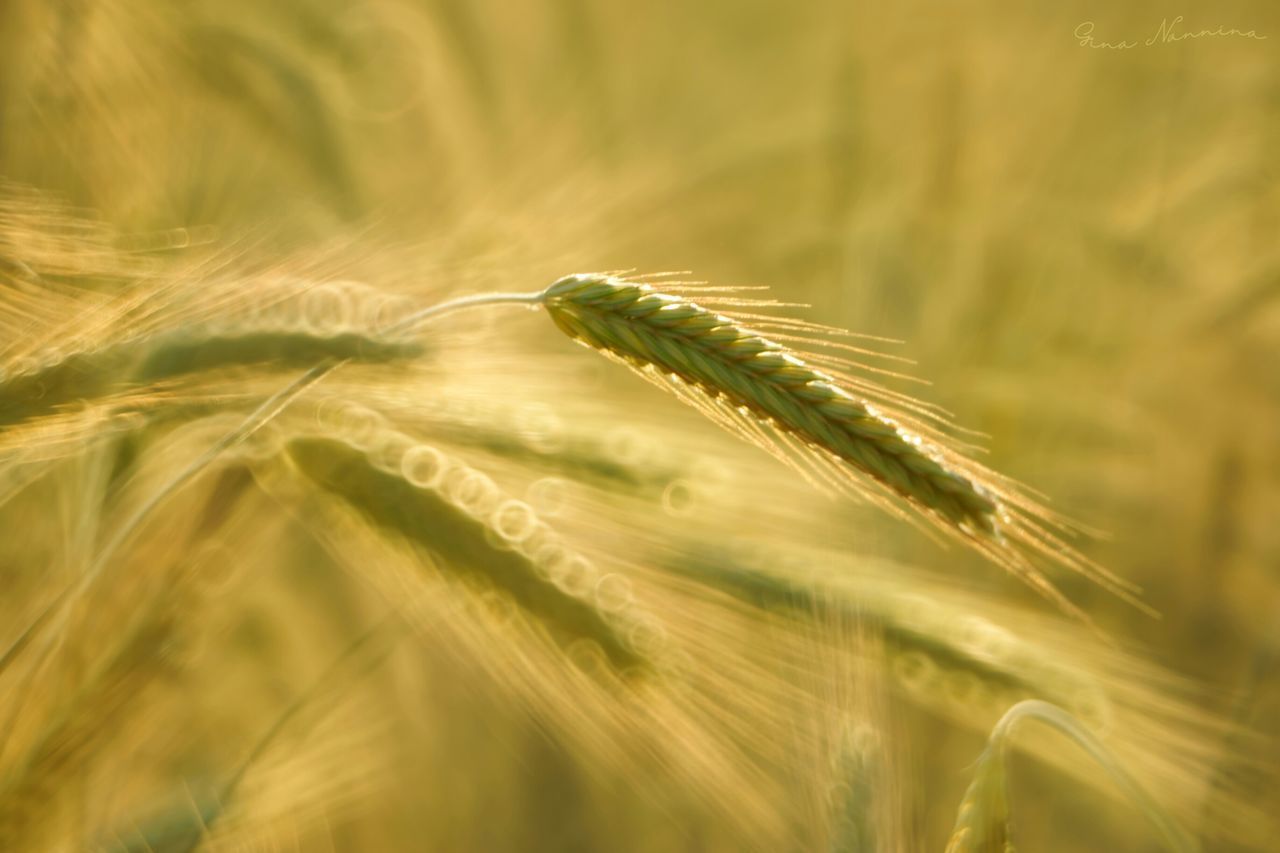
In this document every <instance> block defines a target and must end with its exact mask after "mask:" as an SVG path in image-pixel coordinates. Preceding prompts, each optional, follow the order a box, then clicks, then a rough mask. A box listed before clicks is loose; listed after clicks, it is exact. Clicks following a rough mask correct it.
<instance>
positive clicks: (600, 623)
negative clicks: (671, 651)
mask: <svg viewBox="0 0 1280 853" xmlns="http://www.w3.org/2000/svg"><path fill="white" fill-rule="evenodd" d="M386 438H387V441H386V443H385V446H384V447H380V448H378V449H377V450H375V451H373V453H374V454H377V455H378V456H380V457H387V459H386V460H384V464H382V465H379V464H378V462H376V461H375V459H373V458H371V454H370V452H366V451H364V450H361V449H360V448H357V447H354V446H352V445H351V444H348V443H347V442H345V441H340V440H336V439H330V438H322V437H301V438H293V439H290V440H289V441H288V442H287V443H286V445H285V451H286V453H287V454H288V456H289V459H290V460H292V462H293V464H294V465H295V466H297V468H298V470H300V471H301V472H302V473H303V474H304V475H305V476H306V477H307V478H308V479H310V480H311V481H312V482H314V483H315V484H317V485H318V486H320V487H321V488H323V489H325V490H326V491H328V492H330V493H331V494H334V495H336V496H338V497H340V498H341V499H342V500H344V501H345V502H346V503H347V504H348V505H350V506H351V507H352V508H354V509H355V510H357V511H358V512H359V513H360V515H361V516H363V518H364V519H365V520H366V521H368V522H369V523H371V524H372V525H373V526H375V527H376V528H378V529H379V530H381V531H383V532H386V533H393V534H396V535H398V536H400V537H403V538H404V539H406V540H408V541H409V542H412V543H415V544H417V545H418V546H420V547H421V548H423V549H425V550H426V551H428V552H430V553H432V554H433V555H434V556H435V557H436V558H437V563H438V565H439V566H440V568H441V569H442V570H444V571H448V572H452V573H456V574H458V575H460V576H462V577H464V578H471V579H476V580H483V581H487V582H488V583H490V584H492V586H493V587H495V588H496V589H499V590H501V591H503V592H504V593H506V594H507V595H510V596H511V598H512V599H513V600H514V602H515V603H516V604H517V605H518V606H519V607H520V608H521V609H522V610H524V611H525V612H526V613H528V614H530V615H531V616H533V617H535V618H536V619H538V620H539V622H540V624H542V625H543V626H545V627H546V628H547V630H548V632H549V633H550V634H551V635H552V636H553V637H554V638H555V639H556V641H557V642H558V643H559V644H560V645H561V646H563V647H566V648H567V647H569V646H571V645H573V644H574V642H575V641H578V640H590V641H594V642H595V643H596V644H597V645H599V647H600V648H601V650H602V651H603V652H604V654H605V656H606V657H607V658H608V660H609V661H610V663H612V664H613V666H614V667H615V668H616V669H617V670H618V671H619V672H621V673H624V674H627V673H634V672H637V671H640V670H645V669H648V668H649V667H650V661H649V660H648V659H647V658H646V657H645V656H644V655H643V654H642V653H641V652H640V651H638V650H637V649H636V648H634V647H633V643H632V642H631V640H630V639H629V638H628V636H627V629H628V628H629V627H631V625H630V623H631V621H632V617H633V616H634V614H633V613H631V612H628V607H629V606H630V597H629V594H628V595H627V596H625V600H619V601H617V602H613V601H597V599H600V598H602V595H603V594H602V592H601V590H600V585H601V584H605V579H603V578H602V579H600V582H599V583H597V582H596V579H595V578H594V577H593V573H592V569H591V566H590V564H589V563H587V562H586V561H585V560H583V559H582V558H580V557H577V556H576V555H574V554H572V553H571V552H569V551H568V550H567V549H565V548H563V547H561V546H560V545H559V544H558V543H557V542H556V541H555V539H554V537H553V536H552V534H550V532H549V531H548V530H547V529H546V527H545V525H542V524H541V523H540V522H539V521H538V520H537V518H536V517H535V516H534V515H533V512H532V510H530V509H529V508H528V507H527V506H525V505H523V504H520V503H518V502H515V501H512V500H510V499H504V498H503V496H502V495H501V494H500V493H499V492H498V490H497V487H496V486H494V485H493V484H492V482H491V481H489V479H488V478H487V477H485V476H484V475H483V474H481V473H480V472H478V471H476V470H474V469H472V468H470V467H469V466H467V465H466V464H465V463H463V462H461V461H460V460H456V459H452V458H450V457H448V456H446V455H445V454H443V453H441V452H440V451H438V450H436V449H435V448H433V447H428V446H425V445H423V446H415V445H413V443H412V442H410V441H408V440H407V439H405V438H404V437H400V441H399V442H397V441H395V439H394V437H392V436H387V437H386ZM401 447H403V448H404V452H403V454H400V453H399V452H398V451H399V449H400V448H401ZM606 586H607V584H606ZM603 597H605V598H607V596H603Z"/></svg>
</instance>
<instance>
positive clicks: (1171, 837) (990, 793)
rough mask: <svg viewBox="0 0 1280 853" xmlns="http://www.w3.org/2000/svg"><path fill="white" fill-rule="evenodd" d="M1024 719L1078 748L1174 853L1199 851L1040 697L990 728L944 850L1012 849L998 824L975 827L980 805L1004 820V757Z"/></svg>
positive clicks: (1103, 752) (1105, 753)
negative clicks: (990, 842)
mask: <svg viewBox="0 0 1280 853" xmlns="http://www.w3.org/2000/svg"><path fill="white" fill-rule="evenodd" d="M1027 718H1032V719H1036V720H1039V721H1040V722H1042V723H1045V724H1046V725H1048V726H1050V727H1051V728H1054V729H1056V730H1057V731H1059V732H1061V733H1062V734H1064V735H1066V736H1067V737H1068V738H1069V739H1071V740H1072V741H1074V742H1075V744H1076V745H1077V746H1079V747H1080V748H1081V749H1083V750H1084V751H1085V752H1086V753H1087V754H1088V755H1089V757H1090V758H1092V759H1093V760H1094V761H1096V762H1097V763H1098V765H1099V766H1100V767H1101V768H1102V769H1103V770H1105V771H1106V773H1107V775H1108V776H1110V777H1111V779H1112V781H1114V782H1115V783H1116V786H1117V787H1119V788H1120V790H1121V791H1122V792H1124V794H1125V795H1126V796H1127V797H1128V798H1129V801H1130V802H1131V803H1132V804H1133V805H1135V806H1137V807H1138V810H1139V811H1141V812H1142V813H1143V814H1145V815H1146V816H1147V818H1148V819H1150V821H1151V822H1152V824H1154V825H1155V827H1156V829H1157V830H1158V831H1159V833H1160V835H1161V836H1162V837H1163V838H1164V840H1165V843H1166V845H1167V846H1168V848H1169V849H1170V850H1173V851H1176V853H1195V851H1198V850H1199V845H1198V844H1197V843H1196V842H1195V840H1194V839H1193V838H1192V837H1191V836H1190V835H1188V834H1187V832H1186V830H1184V829H1183V828H1182V827H1181V826H1179V825H1178V824H1177V823H1176V822H1175V821H1174V820H1173V818H1171V817H1170V816H1169V814H1168V813H1167V812H1166V811H1165V810H1164V808H1163V807H1162V806H1160V804H1159V803H1157V802H1156V801H1155V800H1154V799H1153V798H1152V797H1151V795H1150V794H1148V793H1147V792H1146V790H1145V789H1144V788H1143V787H1142V786H1141V785H1140V784H1139V783H1138V781H1137V780H1136V779H1134V778H1133V776H1132V775H1131V774H1130V773H1129V771H1127V770H1125V769H1124V767H1122V766H1121V765H1120V762H1119V761H1117V760H1116V758H1115V756H1113V755H1112V754H1111V752H1110V750H1108V749H1107V748H1106V746H1104V745H1103V744H1102V742H1101V741H1099V740H1098V739H1097V737H1095V736H1094V735H1093V734H1092V733H1091V732H1090V731H1089V730H1088V729H1086V728H1085V727H1084V726H1083V725H1081V724H1080V722H1079V721H1078V720H1076V719H1075V718H1074V717H1072V716H1071V715H1070V714H1068V713H1067V712H1066V711H1064V710H1062V709H1061V708H1059V707H1058V706H1057V705H1053V704H1050V703H1049V702H1045V701H1043V700H1040V699H1027V700H1025V701H1023V702H1019V703H1018V704H1016V705H1014V706H1013V707H1012V708H1010V709H1009V710H1008V711H1006V712H1005V715H1004V716H1003V717H1001V718H1000V721H999V722H998V723H996V726H995V728H994V729H992V730H991V737H990V739H989V740H988V741H987V748H986V750H985V751H984V752H983V754H982V757H981V758H980V759H979V764H978V770H977V772H976V774H975V778H974V781H973V783H972V784H971V785H970V787H969V791H968V793H966V795H965V802H964V804H963V805H962V806H961V808H960V813H959V814H958V815H957V818H956V828H955V830H954V832H953V834H952V842H951V845H949V846H948V850H970V849H972V850H984V849H989V848H987V847H984V846H983V841H981V840H980V839H994V838H999V839H1000V841H1001V842H1003V845H1002V846H1004V849H1006V850H1009V849H1012V847H1011V845H1010V843H1009V839H1008V834H1007V826H1003V825H1002V826H1000V827H997V828H995V831H994V834H993V833H991V831H990V828H989V827H982V826H981V825H980V824H981V820H980V818H981V816H982V812H983V806H984V805H994V806H995V807H996V809H995V811H997V812H1001V813H1002V814H1001V815H1000V817H1001V823H1002V824H1004V823H1005V821H1006V820H1007V817H1008V813H1007V809H1008V804H1007V798H1006V795H1005V780H1004V777H1005V775H1006V768H1005V756H1006V754H1007V752H1008V748H1009V741H1010V738H1012V736H1013V730H1014V728H1015V727H1016V726H1017V725H1018V724H1019V723H1020V722H1022V721H1023V720H1024V719H1027ZM983 800H989V801H990V802H988V803H984V802H982V801H983ZM975 824H979V825H975ZM975 841H977V842H978V843H977V845H976V846H974V845H973V842H975Z"/></svg>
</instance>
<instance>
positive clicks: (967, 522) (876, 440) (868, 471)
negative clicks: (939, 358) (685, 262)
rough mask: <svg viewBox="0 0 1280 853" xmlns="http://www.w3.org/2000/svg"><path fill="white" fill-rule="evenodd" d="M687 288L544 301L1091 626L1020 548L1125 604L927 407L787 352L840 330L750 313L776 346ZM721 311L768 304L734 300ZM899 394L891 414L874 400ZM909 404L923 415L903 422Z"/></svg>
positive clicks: (595, 283) (607, 346)
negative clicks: (952, 440) (945, 432)
mask: <svg viewBox="0 0 1280 853" xmlns="http://www.w3.org/2000/svg"><path fill="white" fill-rule="evenodd" d="M690 289H691V288H689V286H684V287H681V286H671V285H668V286H667V288H666V291H667V292H664V291H660V290H658V289H656V288H655V287H654V286H653V285H651V284H648V283H645V282H642V281H634V280H629V279H624V278H619V277H617V276H614V275H609V274H603V273H600V274H597V273H590V274H578V275H571V276H566V277H564V278H562V279H560V280H559V281H556V282H555V283H554V284H552V285H551V286H550V287H548V288H547V289H546V290H545V291H544V292H543V294H542V297H541V302H542V304H543V306H544V307H545V308H546V310H547V313H548V314H549V315H550V316H551V319H552V321H553V322H554V323H555V324H556V326H557V327H559V328H560V329H561V331H563V332H564V333H565V334H567V335H568V336H569V337H571V338H573V339H575V340H577V341H579V342H580V343H582V344H585V345H586V346H588V347H590V348H592V349H595V350H598V351H600V352H603V353H605V354H607V355H609V356H611V357H614V358H616V359H618V360H620V361H622V362H623V363H625V364H626V365H628V366H629V367H631V368H633V369H635V370H637V371H638V372H639V373H640V374H641V375H642V376H645V377H646V378H648V379H650V380H653V381H655V383H656V384H658V385H660V386H661V387H663V388H666V389H668V390H671V391H674V392H675V393H676V394H677V396H679V397H680V398H681V399H682V400H683V401H685V402H687V403H689V404H691V405H693V406H694V407H695V408H698V409H699V410H700V411H702V412H703V414H705V415H707V416H708V417H710V418H711V419H712V420H714V421H716V422H717V423H719V424H721V425H722V426H725V427H727V428H729V429H730V430H732V431H734V432H736V433H737V434H739V435H741V436H743V437H744V438H746V439H747V440H750V441H753V442H755V443H757V444H759V445H760V446H762V447H764V448H765V449H767V450H769V451H771V452H773V453H774V454H775V455H777V456H779V457H780V458H782V459H783V460H784V461H787V462H788V463H790V464H792V465H793V467H796V468H797V469H798V470H800V471H801V472H802V473H805V474H806V475H808V476H809V477H810V479H811V480H814V481H816V482H818V483H819V484H828V485H833V486H835V487H836V488H837V489H840V490H845V489H846V488H847V487H849V486H854V487H858V486H861V487H862V489H863V491H864V493H865V492H866V487H868V486H869V487H871V493H872V494H873V495H877V494H878V495H881V496H884V497H889V498H891V499H893V498H896V499H897V502H898V503H900V504H906V506H907V507H909V508H911V509H914V510H915V511H916V512H918V513H919V514H921V515H923V516H924V517H925V518H926V519H928V520H929V521H931V522H933V523H934V524H935V525H936V526H937V527H938V528H939V529H941V530H942V531H944V532H946V533H948V534H951V535H953V536H956V537H958V538H960V539H961V540H962V541H964V542H965V543H966V544H968V545H970V546H971V547H973V548H975V549H976V550H978V551H979V552H981V553H983V554H985V555H986V556H987V557H989V558H991V559H993V560H995V561H996V562H997V563H999V564H1001V565H1003V566H1004V567H1005V568H1007V569H1009V570H1010V571H1012V572H1014V573H1015V574H1016V575H1018V576H1019V577H1020V578H1021V579H1022V580H1024V581H1025V582H1027V583H1028V584H1030V585H1031V586H1032V587H1034V588H1035V589H1037V590H1038V591H1039V592H1040V593H1041V594H1043V595H1045V596H1046V597H1048V598H1050V599H1052V600H1054V601H1056V602H1057V603H1058V604H1059V605H1060V606H1061V607H1063V608H1064V609H1065V610H1068V611H1070V612H1072V613H1074V614H1075V615H1077V616H1078V617H1080V618H1082V619H1085V620H1086V621H1087V617H1086V616H1085V614H1084V613H1083V612H1081V611H1080V610H1079V608H1077V607H1075V606H1074V605H1072V604H1071V603H1070V602H1069V601H1067V600H1066V598H1065V597H1064V596H1063V595H1062V594H1061V593H1060V592H1059V591H1058V590H1057V589H1056V588H1055V587H1054V586H1053V585H1052V584H1050V583H1049V582H1048V581H1047V580H1045V579H1044V577H1043V576H1042V575H1041V573H1040V572H1039V571H1038V570H1037V569H1036V568H1035V566H1034V565H1033V563H1032V562H1030V560H1029V559H1028V552H1031V553H1039V554H1040V555H1043V556H1048V557H1049V558H1050V559H1051V560H1053V561H1055V562H1057V563H1059V564H1061V565H1063V566H1066V567H1068V568H1071V569H1073V570H1075V571H1078V572H1080V573H1082V574H1084V575H1086V576H1088V577H1091V578H1092V579H1094V580H1095V581H1098V582H1099V583H1101V584H1103V585H1104V586H1107V587H1108V588H1110V589H1111V590H1112V591H1113V592H1115V593H1116V594H1118V595H1120V596H1122V597H1126V598H1128V599H1129V600H1131V601H1132V600H1133V597H1132V594H1133V592H1134V591H1135V590H1134V589H1133V588H1132V587H1130V586H1128V585H1126V584H1125V583H1124V582H1122V581H1120V580H1119V579H1118V578H1116V577H1114V576H1113V575H1111V574H1110V573H1108V572H1107V571H1106V570H1104V569H1102V568H1101V567H1099V566H1097V565H1095V564H1093V563H1091V562H1089V561H1088V560H1087V559H1086V558H1084V557H1083V556H1082V555H1080V554H1078V553H1077V552H1075V551H1074V550H1073V549H1071V548H1070V547H1069V546H1068V545H1066V544H1065V543H1064V542H1063V541H1062V540H1061V539H1060V538H1059V537H1058V536H1056V535H1055V534H1054V533H1053V532H1052V531H1051V530H1050V529H1049V528H1050V527H1055V526H1056V527H1063V526H1064V523H1063V522H1062V521H1061V520H1060V519H1056V518H1054V517H1053V516H1052V515H1051V514H1050V513H1049V512H1048V511H1047V510H1046V509H1044V508H1043V507H1042V506H1040V505H1039V504H1037V503H1036V502H1035V501H1034V500H1032V499H1030V498H1029V497H1027V496H1026V495H1024V494H1023V493H1022V492H1021V491H1020V490H1019V489H1018V488H1017V487H1016V485H1015V484H1013V483H1011V482H1010V481H1008V480H1006V479H1005V478H1002V477H1000V476H999V475H997V474H995V473H994V472H991V471H988V470H986V469H985V468H983V467H982V466H980V465H978V464H977V463H975V462H972V461H971V460H968V459H966V458H964V457H963V456H962V455H960V454H959V453H958V452H957V451H955V450H952V449H951V448H949V447H947V446H946V445H945V443H944V442H943V441H942V438H941V434H940V433H938V432H937V431H935V430H931V429H930V428H929V427H928V426H927V424H926V423H925V421H927V420H928V419H929V418H930V417H931V415H930V414H929V408H928V407H927V406H925V405H924V404H921V403H918V402H917V401H911V400H910V399H909V398H905V397H902V396H901V395H895V394H894V392H891V391H888V390H887V389H884V388H881V387H879V386H878V385H876V384H875V383H872V382H869V381H867V380H865V379H860V378H858V377H857V376H855V375H853V374H852V373H851V372H848V371H849V370H851V369H853V368H856V367H859V365H857V364H856V363H854V362H851V361H848V360H846V359H841V358H835V357H832V356H827V355H818V354H814V353H806V352H802V351H800V350H797V349H794V348H793V347H791V346H789V345H788V342H793V341H801V342H802V341H808V342H809V343H811V344H813V345H814V346H824V345H828V346H829V345H832V343H833V342H832V341H827V340H822V339H821V338H819V337H818V336H819V335H821V334H832V333H835V334H840V333H841V332H840V330H833V329H829V328H827V327H822V326H818V325H816V324H807V323H804V322H803V321H787V320H784V319H781V318H776V317H768V316H764V317H761V316H760V315H750V316H751V317H755V318H757V319H758V320H759V321H760V324H761V326H762V328H768V329H778V330H780V331H779V333H778V334H774V335H773V338H777V340H773V339H771V338H769V337H765V336H764V335H763V334H761V333H759V332H757V331H755V330H754V329H753V328H752V327H751V326H750V325H748V323H747V322H746V320H745V319H742V318H735V317H733V316H729V315H726V314H722V313H718V312H717V311H714V310H711V309H710V308H707V307H704V306H703V305H699V304H698V303H696V302H693V301H692V300H690V299H689V298H687V297H686V296H685V295H684V291H687V290H690ZM695 289H696V288H695ZM703 290H704V292H708V293H713V292H714V290H713V289H711V288H704V289H703ZM721 301H724V300H721ZM709 304H710V303H709ZM726 304H729V305H736V306H742V305H773V304H774V303H764V302H758V301H753V300H745V299H732V300H728V302H727V303H726ZM836 346H844V345H842V344H836ZM846 348H851V347H846ZM818 364H821V365H830V366H831V369H830V371H828V370H824V369H819V368H818V367H817V366H815V365H818ZM842 367H843V369H841V368H842ZM895 397H896V398H897V400H896V402H897V406H898V408H896V409H895V408H891V407H890V406H889V405H885V404H883V403H881V402H873V401H872V398H875V399H876V400H877V401H881V400H890V401H894V400H895ZM912 410H914V411H915V412H917V413H920V417H919V418H913V417H912V416H911V414H910V412H911V411H912ZM934 419H935V420H938V419H937V418H934ZM908 425H911V426H912V428H908ZM889 506H890V507H891V508H893V504H892V503H891V504H889ZM1135 603H1136V602H1135Z"/></svg>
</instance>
